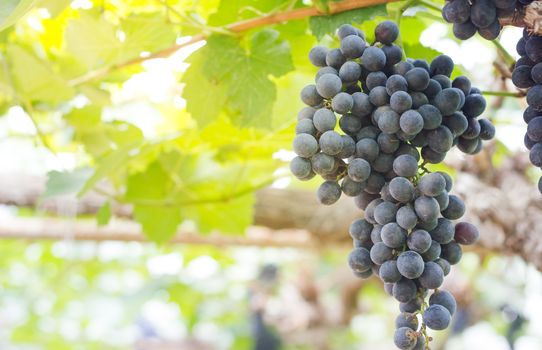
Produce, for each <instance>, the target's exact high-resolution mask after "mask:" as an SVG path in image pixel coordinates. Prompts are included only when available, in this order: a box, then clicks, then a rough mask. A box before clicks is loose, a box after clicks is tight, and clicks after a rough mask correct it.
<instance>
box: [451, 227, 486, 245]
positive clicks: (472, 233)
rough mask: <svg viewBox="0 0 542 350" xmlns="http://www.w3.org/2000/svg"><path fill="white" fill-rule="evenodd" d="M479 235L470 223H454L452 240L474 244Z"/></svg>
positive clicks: (464, 243)
mask: <svg viewBox="0 0 542 350" xmlns="http://www.w3.org/2000/svg"><path fill="white" fill-rule="evenodd" d="M479 237H480V232H479V231H478V229H477V228H476V226H474V225H473V224H471V223H468V222H460V223H458V224H457V225H455V230H454V240H455V241H456V242H457V243H459V244H463V245H471V244H474V243H475V242H476V241H477V240H478V238H479Z"/></svg>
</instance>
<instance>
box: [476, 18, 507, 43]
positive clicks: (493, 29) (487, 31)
mask: <svg viewBox="0 0 542 350" xmlns="http://www.w3.org/2000/svg"><path fill="white" fill-rule="evenodd" d="M501 29H502V26H501V23H500V22H499V20H498V19H497V18H495V19H494V20H493V22H492V23H491V24H490V25H489V26H487V27H485V28H478V34H480V36H481V37H482V38H484V39H486V40H495V39H497V38H498V37H499V34H500V33H501Z"/></svg>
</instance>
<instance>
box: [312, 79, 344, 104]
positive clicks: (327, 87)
mask: <svg viewBox="0 0 542 350" xmlns="http://www.w3.org/2000/svg"><path fill="white" fill-rule="evenodd" d="M341 88H342V82H341V78H339V77H338V76H336V75H335V74H329V73H327V74H324V75H322V76H321V77H320V79H318V81H317V82H316V91H318V94H320V96H322V97H324V98H332V97H333V96H335V95H337V94H338V93H339V92H340V91H341Z"/></svg>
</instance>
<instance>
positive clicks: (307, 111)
mask: <svg viewBox="0 0 542 350" xmlns="http://www.w3.org/2000/svg"><path fill="white" fill-rule="evenodd" d="M315 112H316V108H313V107H309V106H307V107H303V108H301V109H300V110H299V112H298V113H297V121H301V120H303V119H310V120H312V118H313V117H314V113H315Z"/></svg>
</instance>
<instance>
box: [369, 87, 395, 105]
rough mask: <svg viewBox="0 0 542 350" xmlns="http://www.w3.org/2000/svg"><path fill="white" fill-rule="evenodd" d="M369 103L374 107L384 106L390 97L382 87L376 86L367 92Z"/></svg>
mask: <svg viewBox="0 0 542 350" xmlns="http://www.w3.org/2000/svg"><path fill="white" fill-rule="evenodd" d="M369 101H370V102H371V103H372V104H373V105H374V106H377V107H379V106H384V105H387V104H388V103H389V101H390V96H389V95H388V92H387V91H386V88H385V87H384V86H376V87H375V88H373V89H372V90H371V91H370V92H369Z"/></svg>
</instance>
